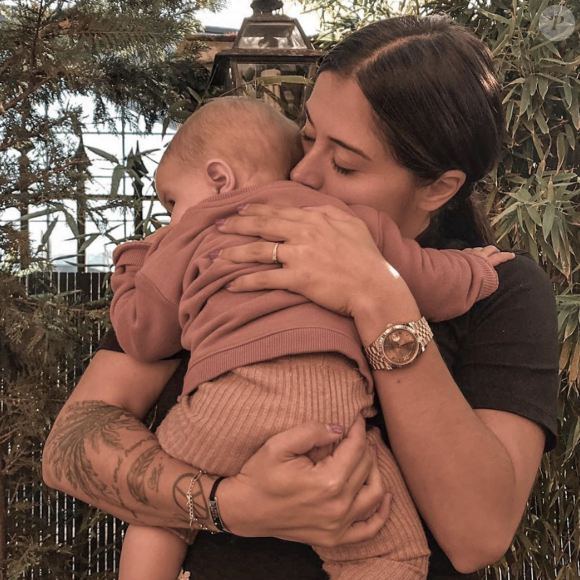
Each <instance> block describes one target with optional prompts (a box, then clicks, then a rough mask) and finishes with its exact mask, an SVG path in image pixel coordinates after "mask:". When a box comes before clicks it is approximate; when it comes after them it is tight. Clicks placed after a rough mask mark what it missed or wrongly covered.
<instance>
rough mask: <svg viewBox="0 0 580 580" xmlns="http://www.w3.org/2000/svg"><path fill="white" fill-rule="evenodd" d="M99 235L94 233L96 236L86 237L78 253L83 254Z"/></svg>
mask: <svg viewBox="0 0 580 580" xmlns="http://www.w3.org/2000/svg"><path fill="white" fill-rule="evenodd" d="M100 235H101V234H100V233H96V234H90V235H89V236H87V238H86V240H85V241H84V243H83V244H82V246H81V247H80V248H79V252H84V251H85V250H86V249H87V248H88V247H89V246H90V245H91V244H92V243H93V242H94V241H95V240H96V239H97V238H98V237H99V236H100Z"/></svg>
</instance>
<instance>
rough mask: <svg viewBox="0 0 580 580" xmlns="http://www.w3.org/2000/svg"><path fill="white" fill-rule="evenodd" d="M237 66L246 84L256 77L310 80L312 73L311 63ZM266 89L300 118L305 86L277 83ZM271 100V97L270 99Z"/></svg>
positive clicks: (239, 63)
mask: <svg viewBox="0 0 580 580" xmlns="http://www.w3.org/2000/svg"><path fill="white" fill-rule="evenodd" d="M237 66H238V67H239V68H238V70H239V72H240V75H241V77H242V79H243V80H244V81H246V82H250V81H252V80H254V79H255V78H256V77H259V78H264V79H265V78H268V77H284V76H290V75H292V76H301V77H305V78H309V77H310V76H311V73H312V70H311V69H312V64H311V63H289V64H272V63H268V64H264V63H241V62H238V63H237ZM265 87H266V89H267V90H268V91H270V92H271V93H273V94H274V95H276V96H277V97H278V98H279V99H280V100H282V101H283V102H284V103H285V104H286V105H287V110H288V111H289V112H291V113H292V114H293V115H295V116H298V115H299V114H300V111H301V107H302V102H303V98H304V89H305V87H306V86H305V85H304V84H300V83H295V82H287V83H285V82H284V81H282V82H277V83H273V84H266V85H265ZM270 98H271V97H270Z"/></svg>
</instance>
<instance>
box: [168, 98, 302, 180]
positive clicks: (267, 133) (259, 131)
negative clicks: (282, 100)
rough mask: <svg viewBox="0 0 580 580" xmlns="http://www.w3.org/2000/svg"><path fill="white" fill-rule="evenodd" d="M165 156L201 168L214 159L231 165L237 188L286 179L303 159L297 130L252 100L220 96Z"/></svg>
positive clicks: (191, 119)
mask: <svg viewBox="0 0 580 580" xmlns="http://www.w3.org/2000/svg"><path fill="white" fill-rule="evenodd" d="M166 156H176V157H177V158H179V159H180V160H181V161H182V162H183V163H185V164H187V166H188V167H190V168H191V169H201V170H203V169H204V167H205V164H206V163H207V162H208V161H209V160H211V159H215V158H219V159H222V160H224V161H225V162H227V163H228V164H230V166H231V168H232V170H233V171H234V173H235V174H236V177H237V181H238V187H245V186H248V185H254V184H257V183H266V182H268V181H277V180H285V179H288V178H289V176H290V171H291V170H292V168H293V167H294V165H296V164H297V163H298V161H300V158H301V157H302V146H301V144H300V136H299V129H298V127H297V125H296V124H295V123H293V122H292V121H290V120H289V119H287V118H286V117H284V115H282V114H281V113H280V112H278V111H277V110H276V109H274V108H273V107H271V106H270V105H267V104H265V103H264V102H262V101H258V100H257V99H250V98H247V97H221V98H219V99H215V100H213V101H210V102H209V103H207V104H206V105H204V106H203V107H201V108H200V109H198V110H197V111H196V112H195V113H194V114H193V115H191V117H189V118H188V119H187V121H186V122H185V123H184V124H183V125H182V126H181V127H180V129H179V131H177V133H176V134H175V136H174V137H173V140H172V141H171V143H170V145H169V147H168V148H167V151H166V152H165V155H164V158H165V157H166Z"/></svg>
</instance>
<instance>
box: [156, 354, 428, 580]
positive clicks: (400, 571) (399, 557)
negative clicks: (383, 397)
mask: <svg viewBox="0 0 580 580" xmlns="http://www.w3.org/2000/svg"><path fill="white" fill-rule="evenodd" d="M372 404H373V394H372V393H370V392H368V388H367V383H366V380H365V379H364V378H363V377H362V376H361V374H360V373H359V372H358V370H357V368H356V366H355V364H354V363H353V362H351V361H350V359H348V358H346V357H344V356H342V355H340V354H336V353H321V354H307V355H299V356H287V357H281V358H278V359H273V360H269V361H266V362H263V363H256V364H252V365H248V366H245V367H239V368H237V369H234V370H233V371H231V372H228V373H225V374H223V375H221V376H220V377H218V378H217V379H215V380H213V381H210V382H207V383H203V384H202V385H200V386H199V387H198V389H197V390H196V391H195V392H194V393H193V394H192V395H191V396H189V397H184V398H183V399H182V400H181V402H179V403H178V404H177V405H175V407H173V408H172V409H171V411H170V412H169V413H168V415H167V417H166V418H165V420H164V421H163V422H162V423H161V425H160V426H159V430H158V432H157V435H158V437H159V442H160V444H161V446H162V447H163V449H164V450H165V451H166V452H167V453H169V454H170V455H172V456H173V457H176V458H177V459H180V460H182V461H184V462H186V463H189V464H191V465H195V466H196V467H198V468H200V469H204V470H206V471H207V472H208V473H213V474H217V475H224V476H233V475H236V474H237V473H239V471H240V469H241V467H242V466H243V465H244V463H245V462H246V461H247V460H248V459H249V458H250V457H251V456H252V455H253V454H254V453H255V452H256V451H257V450H258V449H259V448H260V447H261V446H262V445H263V444H264V442H265V441H267V440H268V439H269V438H270V437H271V436H272V435H275V434H276V433H280V432H281V431H284V430H286V429H289V428H291V427H295V426H296V425H299V424H300V423H303V422H305V421H308V420H316V421H320V422H322V423H335V424H339V425H344V426H345V427H349V426H350V425H351V424H352V422H353V421H354V420H355V418H356V416H357V415H358V414H359V413H362V414H363V415H364V416H365V417H370V416H372V415H374V414H375V411H374V409H373V407H372ZM367 437H368V439H369V441H370V442H371V443H375V444H376V445H377V446H378V461H379V468H380V471H381V474H382V477H383V483H384V487H385V490H386V491H388V492H391V493H393V495H394V498H393V501H392V504H391V512H390V516H389V519H388V521H387V523H386V524H385V526H384V527H383V528H382V529H381V531H380V532H379V534H378V535H377V536H376V537H375V538H373V539H372V540H369V541H365V542H360V543H357V544H349V545H346V546H340V547H336V548H321V547H317V546H313V548H314V549H315V550H316V552H317V553H318V555H319V556H320V557H321V558H322V560H323V561H324V569H325V571H326V572H327V573H328V574H329V575H330V577H331V579H332V580H363V579H364V580H424V578H426V576H427V568H428V561H429V549H428V548H427V540H426V538H425V535H424V533H423V528H422V526H421V522H420V521H419V516H418V515H417V512H416V510H415V506H414V505H413V502H412V500H411V498H410V496H409V492H408V490H407V487H406V485H405V482H404V480H403V476H402V475H401V472H400V471H399V468H398V466H397V464H396V462H395V459H394V458H393V456H392V454H391V452H390V451H389V449H388V448H387V447H386V445H385V444H384V443H383V441H382V439H381V436H380V432H379V431H378V429H376V428H373V429H371V430H370V431H367ZM332 451H333V447H332V446H328V447H326V448H319V449H315V450H314V451H313V452H312V453H311V454H310V457H311V458H312V459H313V460H314V461H318V460H320V459H321V458H323V457H326V456H327V455H329V454H330V453H332ZM297 565H299V564H297Z"/></svg>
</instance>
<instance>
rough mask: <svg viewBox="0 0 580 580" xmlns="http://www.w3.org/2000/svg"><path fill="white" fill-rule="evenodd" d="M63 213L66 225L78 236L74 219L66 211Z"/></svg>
mask: <svg viewBox="0 0 580 580" xmlns="http://www.w3.org/2000/svg"><path fill="white" fill-rule="evenodd" d="M63 213H64V218H65V219H66V223H67V225H68V227H69V228H70V230H71V232H72V233H73V234H74V235H75V236H78V235H79V229H78V227H77V222H76V220H75V219H74V218H73V216H72V215H70V213H68V211H64V212H63Z"/></svg>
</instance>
